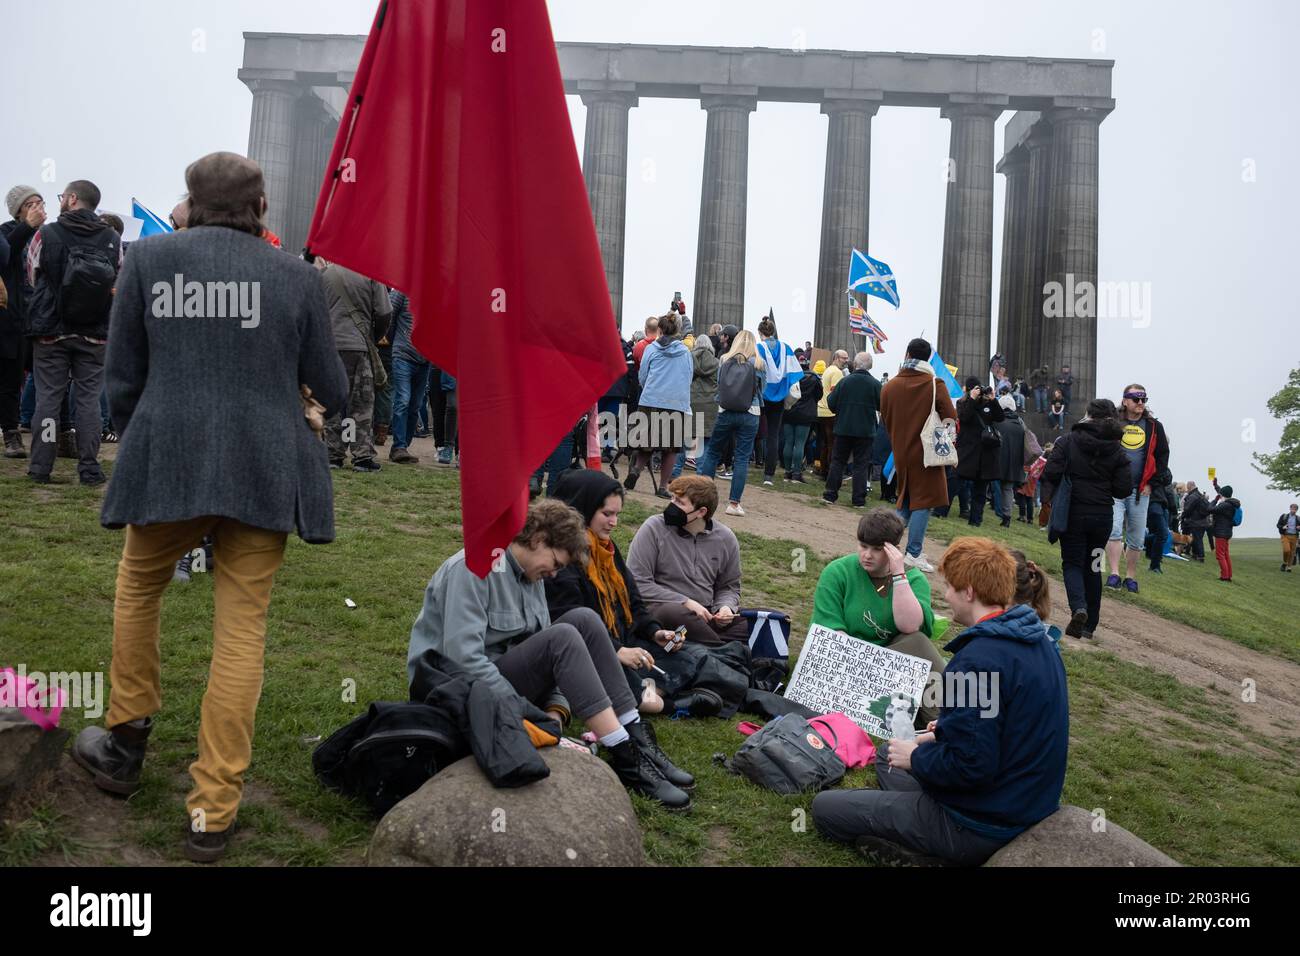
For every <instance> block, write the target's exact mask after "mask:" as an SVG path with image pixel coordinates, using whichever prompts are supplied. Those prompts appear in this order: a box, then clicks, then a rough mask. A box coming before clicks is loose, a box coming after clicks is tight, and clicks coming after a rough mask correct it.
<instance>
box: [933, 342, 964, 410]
mask: <svg viewBox="0 0 1300 956" xmlns="http://www.w3.org/2000/svg"><path fill="white" fill-rule="evenodd" d="M930 366H931V367H932V368H933V369H934V374H935V377H936V378H938V379H939V381H941V382H943V383H944V385H946V386H948V397H949V398H951V399H952V400H953V401H954V402H955V401H957V399H959V398H961V395H962V390H961V386H960V385H958V384H957V379H955V378H953V375H952V372H950V371H948V366H947V365H946V364H945V363H944V360H943V359H941V358H940V357H939V353H938V352H931V353H930Z"/></svg>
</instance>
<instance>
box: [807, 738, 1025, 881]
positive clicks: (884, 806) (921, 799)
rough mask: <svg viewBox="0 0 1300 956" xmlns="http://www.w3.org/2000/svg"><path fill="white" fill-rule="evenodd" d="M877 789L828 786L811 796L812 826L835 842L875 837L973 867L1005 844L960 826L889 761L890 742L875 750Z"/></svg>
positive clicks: (848, 841) (935, 801) (851, 841)
mask: <svg viewBox="0 0 1300 956" xmlns="http://www.w3.org/2000/svg"><path fill="white" fill-rule="evenodd" d="M876 779H877V780H878V781H879V782H880V789H879V790H868V789H865V788H864V789H861V790H827V791H824V792H822V793H819V794H817V796H816V797H815V798H814V799H813V804H812V815H813V824H814V825H815V826H816V827H817V831H818V832H819V833H821V834H822V835H823V836H825V837H828V838H829V839H832V840H836V841H838V842H840V843H854V842H856V841H857V839H858V837H862V836H874V837H879V838H881V839H884V840H888V841H889V842H890V843H896V844H898V845H899V846H903V847H907V848H908V849H910V850H915V851H916V852H918V853H924V854H925V855H926V856H934V857H939V858H940V859H943V860H948V861H950V862H952V863H956V864H959V865H961V866H978V865H979V864H981V863H983V862H984V861H985V860H987V859H988V858H989V857H990V856H992V855H993V854H994V853H995V852H996V851H997V850H999V849H1000V848H1001V847H1002V846H1004V842H1003V841H1001V840H992V839H989V838H988V837H985V836H981V835H980V834H978V833H975V832H974V831H973V830H968V829H966V828H965V827H963V826H961V825H959V824H958V823H957V822H956V821H954V820H953V818H952V817H950V816H949V815H948V812H947V811H946V810H944V808H943V807H942V806H941V805H940V804H939V802H938V801H937V800H935V799H934V798H933V797H930V796H929V795H927V794H926V793H924V792H923V791H922V790H921V785H920V784H919V783H918V782H917V780H916V778H915V777H913V776H912V775H911V774H910V773H908V772H907V771H906V770H897V769H895V768H892V767H890V766H889V744H887V743H886V744H884V745H882V746H881V748H880V750H879V751H878V752H877V753H876Z"/></svg>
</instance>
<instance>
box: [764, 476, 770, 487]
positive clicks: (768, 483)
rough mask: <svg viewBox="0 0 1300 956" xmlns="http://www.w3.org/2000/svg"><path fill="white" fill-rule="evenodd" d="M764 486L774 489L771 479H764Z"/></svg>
mask: <svg viewBox="0 0 1300 956" xmlns="http://www.w3.org/2000/svg"><path fill="white" fill-rule="evenodd" d="M763 484H765V485H767V487H769V488H771V487H772V479H771V478H764V479H763Z"/></svg>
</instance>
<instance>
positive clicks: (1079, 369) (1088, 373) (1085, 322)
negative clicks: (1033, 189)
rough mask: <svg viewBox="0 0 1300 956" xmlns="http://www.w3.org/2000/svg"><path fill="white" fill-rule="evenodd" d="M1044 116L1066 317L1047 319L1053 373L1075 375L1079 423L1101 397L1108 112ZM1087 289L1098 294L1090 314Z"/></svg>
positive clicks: (1050, 275) (1052, 274)
mask: <svg viewBox="0 0 1300 956" xmlns="http://www.w3.org/2000/svg"><path fill="white" fill-rule="evenodd" d="M1043 115H1044V118H1045V119H1046V120H1047V121H1048V122H1049V123H1051V124H1052V133H1053V136H1052V185H1051V205H1050V207H1049V216H1048V226H1047V231H1048V235H1047V281H1048V283H1059V287H1060V289H1061V290H1062V295H1061V297H1060V299H1061V301H1062V303H1063V306H1064V315H1061V316H1057V317H1052V316H1048V317H1047V318H1046V319H1045V321H1046V324H1047V326H1048V328H1049V329H1050V330H1052V332H1054V335H1052V344H1051V347H1050V348H1049V349H1048V350H1047V355H1048V356H1049V358H1050V365H1049V367H1050V370H1051V371H1052V372H1059V371H1060V367H1061V366H1062V365H1069V366H1070V369H1071V371H1072V372H1073V374H1074V388H1073V389H1072V395H1071V401H1070V414H1071V416H1072V417H1074V416H1078V415H1081V414H1082V413H1083V409H1084V406H1085V405H1086V404H1087V403H1088V402H1089V401H1091V400H1092V399H1093V398H1095V397H1096V394H1097V311H1096V308H1097V306H1096V303H1097V296H1096V285H1097V157H1098V148H1097V146H1098V144H1097V140H1098V136H1097V134H1098V126H1099V125H1100V123H1101V121H1102V119H1104V118H1105V116H1106V111H1105V110H1097V109H1077V108H1073V107H1070V108H1056V109H1052V110H1048V111H1047V112H1046V113H1044V114H1043ZM1085 283H1086V284H1088V285H1090V286H1091V288H1092V292H1093V295H1092V296H1091V297H1090V298H1091V303H1092V304H1091V307H1090V308H1089V307H1088V304H1087V300H1086V299H1083V298H1082V293H1081V290H1082V289H1084V288H1087V286H1086V285H1085ZM1055 288H1056V287H1055V286H1053V289H1055ZM1081 300H1082V301H1081ZM1080 312H1083V313H1085V314H1079V313H1080Z"/></svg>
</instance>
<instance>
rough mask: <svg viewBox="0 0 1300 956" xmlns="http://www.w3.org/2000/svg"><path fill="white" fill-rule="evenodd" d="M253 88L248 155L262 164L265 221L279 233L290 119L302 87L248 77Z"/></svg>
mask: <svg viewBox="0 0 1300 956" xmlns="http://www.w3.org/2000/svg"><path fill="white" fill-rule="evenodd" d="M244 82H245V83H247V84H248V88H249V89H251V90H252V91H253V117H252V121H251V122H250V124H249V135H248V156H249V158H250V159H252V160H253V161H254V162H256V163H257V164H258V165H259V166H261V167H262V176H263V178H264V179H265V180H266V201H267V206H268V209H267V213H266V224H267V226H268V227H270V229H271V231H272V232H274V233H277V234H278V235H281V236H283V235H284V232H285V225H286V223H287V222H288V221H289V207H290V204H291V202H292V198H291V196H292V194H291V182H292V177H293V145H294V134H295V131H296V124H295V122H294V119H295V113H296V110H297V105H298V100H299V99H300V98H301V97H302V94H303V92H304V89H303V87H302V85H301V84H299V83H294V82H291V81H289V80H261V79H248V80H245V81H244Z"/></svg>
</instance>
